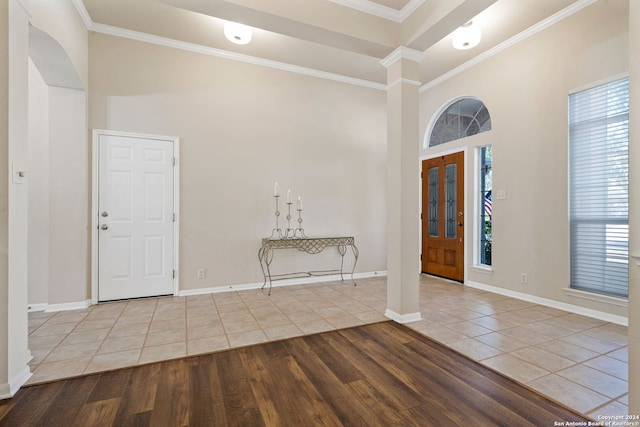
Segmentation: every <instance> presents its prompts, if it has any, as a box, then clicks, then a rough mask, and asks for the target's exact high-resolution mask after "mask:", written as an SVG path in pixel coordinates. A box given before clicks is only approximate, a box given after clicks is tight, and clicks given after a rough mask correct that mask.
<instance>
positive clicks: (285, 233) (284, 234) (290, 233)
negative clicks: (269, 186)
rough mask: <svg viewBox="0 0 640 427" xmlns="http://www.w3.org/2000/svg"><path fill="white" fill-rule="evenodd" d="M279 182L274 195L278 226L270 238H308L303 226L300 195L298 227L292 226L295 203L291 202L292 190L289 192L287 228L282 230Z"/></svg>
mask: <svg viewBox="0 0 640 427" xmlns="http://www.w3.org/2000/svg"><path fill="white" fill-rule="evenodd" d="M277 190H278V184H277V183H276V186H275V190H274V194H273V197H274V198H275V200H276V210H275V216H276V227H275V228H274V229H273V230H271V236H270V237H269V238H270V239H293V238H298V239H302V238H306V237H307V236H305V234H304V229H303V228H302V200H301V199H300V197H298V206H297V211H298V227H297V228H295V229H294V228H292V227H291V219H292V216H291V205H292V204H293V203H292V202H291V191H289V192H287V201H286V204H287V217H286V218H287V228H285V229H284V230H282V229H281V228H280V207H279V206H280V205H279V200H280V194H278V191H277Z"/></svg>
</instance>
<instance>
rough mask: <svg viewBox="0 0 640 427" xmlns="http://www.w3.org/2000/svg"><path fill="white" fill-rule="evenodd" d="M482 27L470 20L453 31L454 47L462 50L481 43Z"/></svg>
mask: <svg viewBox="0 0 640 427" xmlns="http://www.w3.org/2000/svg"><path fill="white" fill-rule="evenodd" d="M481 36H482V32H481V31H480V27H479V26H477V25H476V24H474V23H473V21H469V22H467V23H466V24H464V25H463V26H462V27H460V28H458V29H457V30H455V31H454V32H453V38H452V42H453V47H455V48H456V49H460V50H465V49H471V48H472V47H476V46H477V45H478V43H480V37H481Z"/></svg>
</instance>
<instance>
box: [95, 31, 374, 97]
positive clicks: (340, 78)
mask: <svg viewBox="0 0 640 427" xmlns="http://www.w3.org/2000/svg"><path fill="white" fill-rule="evenodd" d="M89 30H91V31H94V32H96V33H101V34H107V35H111V36H116V37H122V38H126V39H130V40H137V41H141V42H145V43H151V44H155V45H160V46H165V47H171V48H175V49H181V50H185V51H188V52H194V53H200V54H204V55H209V56H215V57H218V58H224V59H230V60H233V61H239V62H245V63H249V64H254V65H260V66H263V67H268V68H275V69H277V70H282V71H289V72H292V73H296V74H303V75H307V76H312V77H317V78H321V79H326V80H333V81H337V82H341V83H347V84H351V85H356V86H363V87H367V88H370V89H376V90H386V85H384V84H382V83H376V82H372V81H369V80H364V79H358V78H355V77H348V76H344V75H341V74H335V73H329V72H326V71H320V70H315V69H312V68H307V67H301V66H298V65H292V64H287V63H285V62H278V61H273V60H270V59H264V58H258V57H256V56H251V55H245V54H241V53H236V52H230V51H227V50H222V49H216V48H213V47H208V46H203V45H199V44H195V43H187V42H183V41H180V40H175V39H170V38H167V37H160V36H156V35H153V34H148V33H143V32H140V31H133V30H127V29H125V28H120V27H114V26H111V25H105V24H97V23H93V24H92V25H91V27H90V28H89Z"/></svg>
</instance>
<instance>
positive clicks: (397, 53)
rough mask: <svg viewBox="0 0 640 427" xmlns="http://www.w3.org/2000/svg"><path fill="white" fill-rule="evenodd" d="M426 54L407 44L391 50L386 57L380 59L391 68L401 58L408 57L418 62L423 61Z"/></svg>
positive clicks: (383, 64)
mask: <svg viewBox="0 0 640 427" xmlns="http://www.w3.org/2000/svg"><path fill="white" fill-rule="evenodd" d="M424 57H425V54H424V53H423V52H420V51H419V50H415V49H411V48H408V47H405V46H400V47H398V48H397V49H396V50H394V51H393V52H391V53H390V54H389V55H388V56H387V57H386V58H384V59H383V60H381V61H380V64H382V66H383V67H385V68H389V67H390V66H391V65H393V64H394V63H395V62H396V61H398V60H399V59H408V60H410V61H414V62H417V63H420V62H422V60H423V59H424Z"/></svg>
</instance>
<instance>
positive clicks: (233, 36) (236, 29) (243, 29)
mask: <svg viewBox="0 0 640 427" xmlns="http://www.w3.org/2000/svg"><path fill="white" fill-rule="evenodd" d="M251 33H252V29H251V27H249V26H247V25H243V24H238V23H236V22H225V23H224V36H225V37H226V38H227V39H229V41H231V42H233V43H235V44H247V43H249V42H250V41H251Z"/></svg>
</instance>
